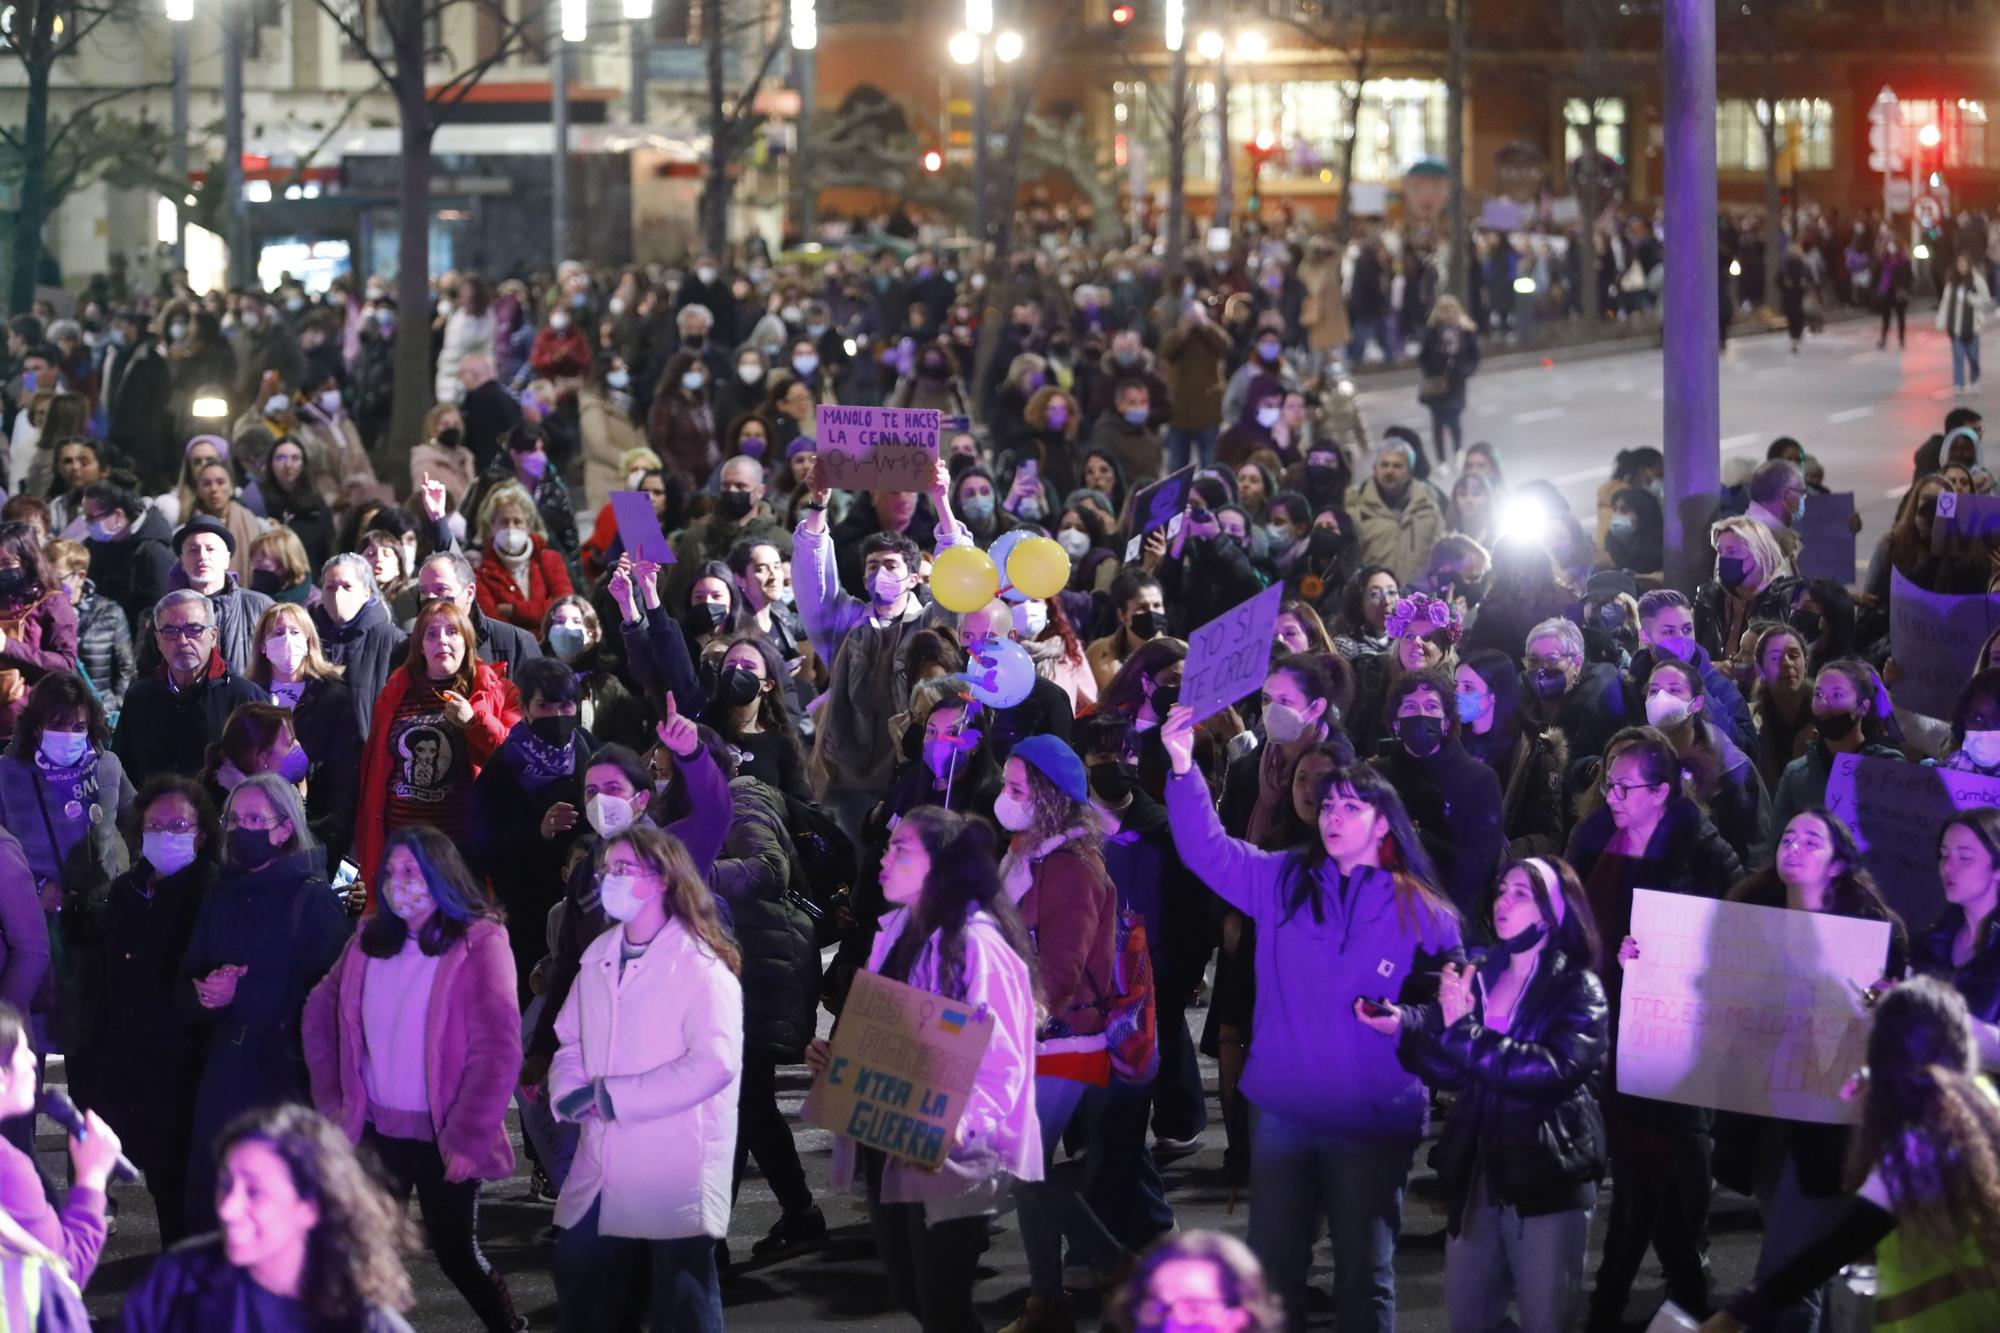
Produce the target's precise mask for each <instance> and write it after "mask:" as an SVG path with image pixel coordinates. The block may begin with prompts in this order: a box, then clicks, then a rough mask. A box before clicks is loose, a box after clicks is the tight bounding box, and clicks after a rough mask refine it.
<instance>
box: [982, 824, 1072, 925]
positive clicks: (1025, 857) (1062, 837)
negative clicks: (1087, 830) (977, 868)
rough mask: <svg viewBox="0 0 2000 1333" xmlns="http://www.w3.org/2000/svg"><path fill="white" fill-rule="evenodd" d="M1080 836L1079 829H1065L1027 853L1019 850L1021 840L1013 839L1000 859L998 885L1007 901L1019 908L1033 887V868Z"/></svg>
mask: <svg viewBox="0 0 2000 1333" xmlns="http://www.w3.org/2000/svg"><path fill="white" fill-rule="evenodd" d="M1082 836H1083V830H1082V829H1081V828H1072V829H1066V830H1064V831H1063V832H1061V833H1058V834H1056V835H1055V836H1054V837H1053V838H1047V839H1044V840H1043V842H1042V844H1041V845H1040V846H1038V847H1036V848H1034V849H1032V850H1030V851H1027V852H1023V851H1022V849H1021V839H1020V838H1019V837H1016V838H1014V840H1013V841H1012V843H1011V844H1010V845H1009V846H1008V848H1007V854H1006V855H1005V856H1003V857H1001V858H1000V883H1001V884H1002V885H1003V886H1004V887H1005V888H1006V890H1007V898H1008V901H1010V902H1012V903H1013V904H1014V905H1015V906H1017V907H1018V906H1020V903H1021V899H1023V898H1025V897H1027V896H1028V890H1029V889H1031V888H1033V887H1034V886H1035V866H1036V865H1037V864H1039V863H1040V862H1041V861H1042V860H1043V859H1044V858H1045V857H1047V856H1048V855H1049V853H1051V852H1054V851H1057V850H1059V849H1060V848H1061V847H1062V846H1063V844H1064V843H1067V842H1069V841H1070V840H1071V839H1073V838H1081V837H1082Z"/></svg>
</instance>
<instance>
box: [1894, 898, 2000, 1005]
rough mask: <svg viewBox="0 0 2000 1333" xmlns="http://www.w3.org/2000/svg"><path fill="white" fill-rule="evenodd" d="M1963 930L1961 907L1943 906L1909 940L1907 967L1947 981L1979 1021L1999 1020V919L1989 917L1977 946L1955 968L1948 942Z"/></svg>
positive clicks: (1950, 943)
mask: <svg viewBox="0 0 2000 1333" xmlns="http://www.w3.org/2000/svg"><path fill="white" fill-rule="evenodd" d="M1964 929H1965V909H1964V908H1963V907H1958V906H1955V905H1954V906H1949V907H1946V908H1945V909H1944V912H1943V913H1942V914H1941V915H1940V916H1939V917H1938V919H1937V921H1936V923H1935V924H1933V925H1932V926H1931V928H1930V929H1929V930H1926V931H1924V932H1923V933H1922V934H1921V935H1918V936H1917V937H1916V940H1915V941H1914V942H1913V945H1912V948H1911V950H1910V963H1911V966H1912V967H1913V969H1914V970H1915V971H1918V972H1921V973H1923V974H1924V975H1925V976H1929V977H1937V978H1938V979H1939V980H1941V981H1948V982H1950V983H1951V984H1952V986H1953V987H1955V988H1956V989H1957V991H1958V993H1959V994H1960V995H1963V996H1964V997H1965V1007H1966V1008H1967V1009H1970V1010H1971V1011H1972V1016H1973V1017H1974V1018H1976V1019H1978V1020H1979V1021H1980V1022H1982V1023H2000V922H1995V921H1994V920H1992V919H1990V918H1989V919H1988V920H1987V922H1986V923H1985V927H1984V928H1983V929H1982V930H1981V931H1980V932H1979V936H1980V938H1979V947H1978V948H1976V949H1974V950H1973V951H1972V957H1971V958H1970V959H1969V960H1968V961H1967V962H1966V964H1965V966H1964V967H1955V966H1953V964H1952V961H1951V946H1952V941H1953V940H1955V939H1956V938H1957V937H1958V932H1959V931H1961V930H1964Z"/></svg>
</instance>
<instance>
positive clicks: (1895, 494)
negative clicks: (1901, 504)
mask: <svg viewBox="0 0 2000 1333" xmlns="http://www.w3.org/2000/svg"><path fill="white" fill-rule="evenodd" d="M1909 493H1910V483H1909V482H1907V481H1906V482H1904V483H1903V484H1902V485H1901V486H1891V487H1890V488H1889V489H1888V490H1886V491H1884V492H1882V498H1883V499H1884V500H1900V499H1902V498H1903V497H1904V496H1905V495H1908V494H1909Z"/></svg>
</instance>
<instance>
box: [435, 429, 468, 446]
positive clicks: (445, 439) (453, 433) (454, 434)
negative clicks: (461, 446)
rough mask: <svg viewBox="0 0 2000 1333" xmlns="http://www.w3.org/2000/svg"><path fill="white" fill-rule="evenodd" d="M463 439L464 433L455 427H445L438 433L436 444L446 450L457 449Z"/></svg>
mask: <svg viewBox="0 0 2000 1333" xmlns="http://www.w3.org/2000/svg"><path fill="white" fill-rule="evenodd" d="M464 438H465V432H464V431H462V430H460V429H459V428H458V427H456V426H446V427H445V428H444V429H443V430H441V431H439V432H438V443H439V444H441V445H443V446H444V447H445V448H447V449H456V448H458V442H459V441H460V440H463V439H464Z"/></svg>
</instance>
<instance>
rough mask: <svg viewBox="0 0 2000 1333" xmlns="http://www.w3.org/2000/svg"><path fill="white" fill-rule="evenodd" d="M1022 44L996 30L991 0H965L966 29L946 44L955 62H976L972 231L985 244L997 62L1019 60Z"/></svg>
mask: <svg viewBox="0 0 2000 1333" xmlns="http://www.w3.org/2000/svg"><path fill="white" fill-rule="evenodd" d="M982 25H983V27H982ZM1023 45H1024V43H1023V42H1022V39H1021V34H1020V33H1018V32H1011V31H1009V32H1001V33H995V32H994V31H993V6H992V4H991V0H965V31H964V32H961V33H957V34H955V35H954V36H953V37H952V39H951V43H950V45H949V47H948V48H947V50H949V51H950V53H951V58H952V60H953V61H954V62H955V63H957V64H960V65H967V66H977V68H976V69H975V70H974V71H973V75H972V234H973V237H974V238H975V239H976V240H977V241H978V242H979V244H980V245H982V246H984V245H985V244H986V242H987V240H988V239H989V236H990V227H989V224H988V221H987V183H988V180H989V179H990V177H991V171H992V168H991V157H992V151H993V144H992V130H991V128H990V124H989V121H990V116H991V107H992V98H993V80H994V75H995V65H996V64H998V65H1011V64H1013V63H1014V62H1015V61H1016V60H1019V59H1020V58H1021V51H1022V48H1023Z"/></svg>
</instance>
